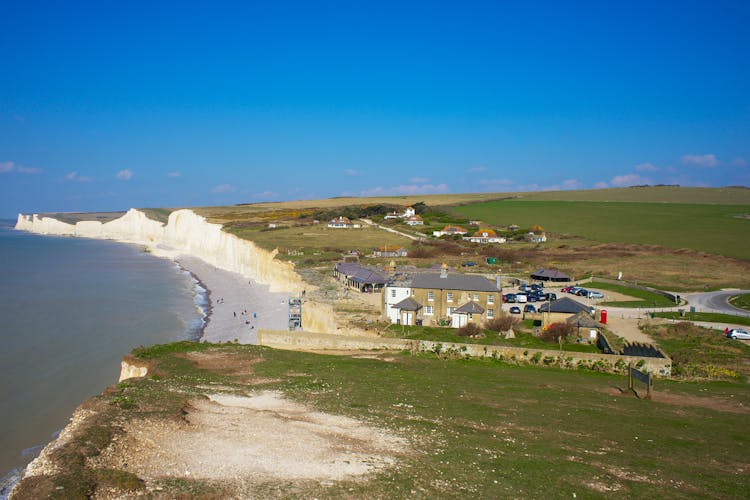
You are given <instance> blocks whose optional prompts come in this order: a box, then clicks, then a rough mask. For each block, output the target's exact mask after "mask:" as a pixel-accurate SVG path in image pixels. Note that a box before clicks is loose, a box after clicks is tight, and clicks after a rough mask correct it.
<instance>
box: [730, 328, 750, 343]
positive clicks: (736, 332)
mask: <svg viewBox="0 0 750 500" xmlns="http://www.w3.org/2000/svg"><path fill="white" fill-rule="evenodd" d="M727 337H729V338H730V339H736V340H750V333H748V332H746V331H745V330H742V329H740V328H732V329H731V330H729V331H728V332H727Z"/></svg>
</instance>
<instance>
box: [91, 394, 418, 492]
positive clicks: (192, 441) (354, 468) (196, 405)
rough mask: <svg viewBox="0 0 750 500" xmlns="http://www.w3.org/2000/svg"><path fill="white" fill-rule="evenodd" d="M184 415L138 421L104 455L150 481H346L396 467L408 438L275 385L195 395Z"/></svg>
mask: <svg viewBox="0 0 750 500" xmlns="http://www.w3.org/2000/svg"><path fill="white" fill-rule="evenodd" d="M184 412H185V416H184V419H183V420H182V421H175V420H148V419H146V420H135V421H131V422H128V423H127V424H126V425H125V427H124V435H123V436H120V437H118V438H117V439H116V440H115V441H113V443H112V445H111V446H110V447H109V448H108V449H107V450H105V452H104V453H103V454H102V456H101V458H100V459H99V460H98V461H99V465H100V466H103V467H117V468H122V469H124V470H127V471H129V472H131V473H134V474H137V475H138V477H141V478H143V479H144V480H146V481H147V482H148V481H153V480H158V479H159V478H163V477H181V478H192V479H206V480H221V481H236V480H240V479H241V480H242V481H243V482H244V483H245V484H247V482H248V481H250V482H252V481H257V482H263V481H268V480H269V478H270V479H280V480H285V481H308V480H316V481H323V480H331V481H332V480H341V479H345V478H352V477H356V476H362V475H365V474H368V473H371V472H373V471H376V470H378V469H381V468H384V467H387V466H390V465H393V464H394V463H395V462H396V460H397V457H398V456H399V455H400V454H403V453H405V452H406V451H407V450H408V447H409V446H408V442H407V440H406V439H404V438H402V437H400V436H397V435H395V434H393V433H391V432H389V431H387V430H385V429H380V428H376V427H373V426H370V425H367V424H365V423H363V422H361V421H358V420H355V419H353V418H349V417H346V416H341V415H332V414H328V413H323V412H319V411H315V410H313V409H311V408H309V407H307V406H305V405H302V404H299V403H296V402H293V401H290V400H288V399H285V398H284V396H283V395H282V394H281V393H279V392H275V391H263V392H257V393H252V394H250V395H248V396H236V395H228V394H212V395H210V396H209V397H207V398H201V399H195V400H193V401H191V402H190V405H189V406H188V407H187V408H185V410H184Z"/></svg>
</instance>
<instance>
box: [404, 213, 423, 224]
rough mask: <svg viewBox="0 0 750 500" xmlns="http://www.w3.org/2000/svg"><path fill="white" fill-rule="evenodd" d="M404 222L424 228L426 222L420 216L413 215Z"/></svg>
mask: <svg viewBox="0 0 750 500" xmlns="http://www.w3.org/2000/svg"><path fill="white" fill-rule="evenodd" d="M404 222H405V223H406V224H408V225H410V226H423V225H424V220H422V217H420V216H419V215H411V216H409V217H407V218H405V219H404Z"/></svg>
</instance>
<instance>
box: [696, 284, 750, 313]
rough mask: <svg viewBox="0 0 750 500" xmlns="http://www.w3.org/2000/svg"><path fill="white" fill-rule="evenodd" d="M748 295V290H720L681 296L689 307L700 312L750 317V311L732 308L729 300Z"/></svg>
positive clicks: (749, 291)
mask: <svg viewBox="0 0 750 500" xmlns="http://www.w3.org/2000/svg"><path fill="white" fill-rule="evenodd" d="M745 293H750V290H720V291H718V292H706V293H691V294H687V295H683V297H684V298H685V300H687V301H688V305H689V306H690V307H695V310H696V311H700V312H716V313H722V314H733V315H735V316H747V317H750V311H746V310H744V309H740V308H738V307H734V306H733V305H732V304H730V303H729V298H730V297H734V296H735V295H741V294H745Z"/></svg>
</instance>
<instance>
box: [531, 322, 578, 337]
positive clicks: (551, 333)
mask: <svg viewBox="0 0 750 500" xmlns="http://www.w3.org/2000/svg"><path fill="white" fill-rule="evenodd" d="M574 331H575V326H573V325H571V324H570V323H552V324H551V325H549V327H548V328H547V329H546V330H544V331H543V332H542V334H541V335H540V336H539V338H541V339H542V340H544V341H545V342H559V341H560V338H562V340H563V342H564V341H565V339H567V338H568V337H569V336H571V335H573V332H574Z"/></svg>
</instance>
